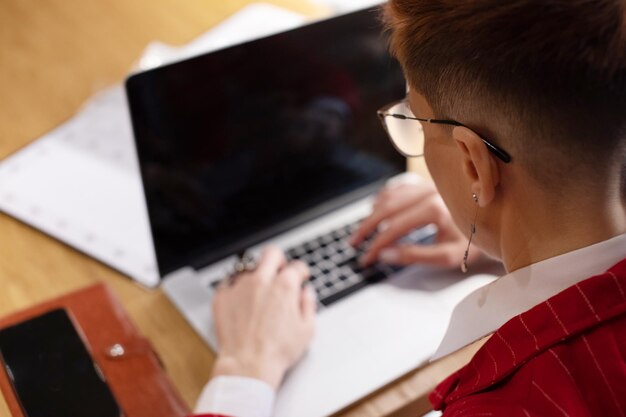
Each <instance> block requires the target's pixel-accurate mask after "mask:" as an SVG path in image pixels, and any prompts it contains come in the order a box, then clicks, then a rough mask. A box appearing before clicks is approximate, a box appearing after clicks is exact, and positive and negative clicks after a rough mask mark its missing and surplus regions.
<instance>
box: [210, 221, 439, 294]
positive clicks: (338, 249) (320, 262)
mask: <svg viewBox="0 0 626 417" xmlns="http://www.w3.org/2000/svg"><path fill="white" fill-rule="evenodd" d="M359 223H360V220H359V221H356V222H354V223H350V224H347V225H345V226H342V227H339V228H337V229H335V230H332V231H331V232H329V233H326V234H323V235H319V236H316V237H315V238H313V239H310V240H308V241H305V242H303V243H301V244H299V245H298V246H294V247H292V248H290V249H288V250H287V251H286V252H285V254H286V256H287V259H288V260H295V259H299V260H301V261H303V262H305V263H306V264H308V266H309V269H310V271H311V277H310V280H309V282H310V283H311V284H312V285H313V288H314V289H315V292H316V293H317V299H318V303H319V304H320V305H322V306H328V305H330V304H332V303H334V302H336V301H338V300H341V299H342V298H344V297H346V296H348V295H350V294H352V293H354V292H355V291H358V290H360V289H362V288H364V287H366V286H368V285H370V284H373V283H376V282H379V281H381V280H384V279H385V278H387V277H388V276H390V275H391V274H393V273H396V272H398V271H400V270H402V269H404V268H403V267H399V266H391V265H386V264H382V263H374V264H372V265H370V266H368V267H363V266H362V265H360V264H359V258H360V257H361V255H363V254H364V253H365V252H366V251H367V249H368V247H369V245H370V243H371V241H372V240H373V238H374V236H375V235H372V236H370V237H368V238H367V239H366V240H365V241H364V242H362V243H361V244H360V245H359V247H357V248H355V247H353V246H352V245H350V243H348V239H349V238H350V236H351V235H352V234H353V233H354V232H355V231H356V229H357V228H358V227H359ZM433 237H434V234H433V233H432V232H431V233H429V232H424V231H423V230H420V229H417V230H415V231H414V232H413V233H411V234H409V235H408V236H406V237H405V238H403V239H402V240H401V242H403V243H427V242H428V241H430V240H432V238H433ZM218 283H219V281H216V282H213V283H212V285H213V286H216V285H217V284H218Z"/></svg>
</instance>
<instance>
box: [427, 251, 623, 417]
mask: <svg viewBox="0 0 626 417" xmlns="http://www.w3.org/2000/svg"><path fill="white" fill-rule="evenodd" d="M430 400H431V402H432V403H433V405H434V407H435V408H436V409H439V410H444V416H445V417H457V416H458V417H460V416H463V417H472V416H511V417H516V416H520V417H531V416H532V417H535V416H542V417H548V416H550V417H551V416H570V417H583V416H585V417H589V416H626V259H624V260H622V261H621V262H620V263H618V264H617V265H615V266H614V267H612V268H611V269H610V270H608V271H607V272H606V273H604V274H602V275H598V276H595V277H591V278H589V279H587V280H585V281H582V282H580V283H578V284H577V285H574V286H572V287H569V288H568V289H566V290H564V291H563V292H561V293H559V294H557V295H555V296H554V297H552V298H550V299H548V300H546V301H545V302H543V303H541V304H538V305H536V306H535V307H533V308H531V309H530V310H528V311H526V312H525V313H522V314H521V315H519V316H516V317H514V318H512V319H511V320H509V321H508V322H507V323H505V324H504V325H503V326H502V327H501V328H500V329H498V331H497V332H496V333H494V335H493V336H492V337H491V338H490V339H489V340H488V341H487V342H486V343H485V344H484V345H483V347H482V348H481V349H480V350H479V351H478V352H477V353H476V355H474V357H473V358H472V360H471V361H470V363H469V364H467V365H466V366H465V367H463V368H461V369H460V370H459V371H457V372H456V373H454V374H452V375H451V376H449V377H448V378H447V379H446V380H445V381H444V382H442V383H441V384H440V385H439V386H438V387H437V388H436V389H435V390H434V391H433V392H432V393H431V394H430Z"/></svg>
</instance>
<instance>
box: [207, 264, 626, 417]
mask: <svg viewBox="0 0 626 417" xmlns="http://www.w3.org/2000/svg"><path fill="white" fill-rule="evenodd" d="M430 400H431V402H432V403H433V406H434V407H435V409H437V410H443V411H444V417H479V416H480V417H482V416H493V417H505V416H506V417H518V416H519V417H539V416H541V417H552V416H564V417H568V416H569V417H583V416H584V417H591V416H602V417H605V416H622V417H626V259H624V260H622V261H621V262H620V263H618V264H617V265H615V266H614V267H612V268H611V269H610V270H608V271H607V272H605V273H604V274H601V275H597V276H594V277H591V278H589V279H587V280H585V281H582V282H580V283H578V284H577V285H574V286H572V287H569V288H568V289H566V290H565V291H563V292H561V293H559V294H557V295H555V296H554V297H551V298H550V299H548V300H546V301H544V302H543V303H541V304H538V305H536V306H535V307H533V308H532V309H530V310H528V311H526V312H525V313H522V314H521V315H519V316H516V317H514V318H512V319H511V320H509V321H508V322H507V323H505V324H504V325H503V326H502V327H501V328H500V329H498V331H496V332H495V333H494V335H493V336H492V337H491V338H490V339H489V340H488V341H487V342H486V343H485V344H484V345H483V347H482V348H481V349H479V350H478V352H476V354H475V355H474V357H473V358H472V360H471V361H470V362H469V363H468V364H467V365H466V366H465V367H463V368H461V369H460V370H458V371H457V372H455V373H454V374H452V375H450V376H449V377H448V378H447V379H446V380H444V381H443V382H442V383H441V384H440V385H439V386H438V387H437V388H436V389H435V390H434V391H433V392H432V393H431V394H430ZM197 417H225V416H216V415H211V414H205V415H202V416H197Z"/></svg>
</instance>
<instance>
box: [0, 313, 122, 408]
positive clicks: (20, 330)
mask: <svg viewBox="0 0 626 417" xmlns="http://www.w3.org/2000/svg"><path fill="white" fill-rule="evenodd" d="M0 359H1V360H2V363H3V365H4V367H5V369H6V371H7V374H8V375H9V378H10V379H11V382H12V384H13V388H14V390H15V392H16V394H17V397H18V398H19V401H20V403H21V406H22V408H23V410H24V412H25V414H26V416H28V417H50V416H63V417H84V416H90V417H119V416H120V415H121V412H120V409H119V406H118V405H117V403H116V401H115V398H114V397H113V394H112V393H111V390H110V389H109V387H108V386H107V384H106V382H105V381H104V377H103V376H102V375H101V373H100V372H99V370H98V369H97V368H96V365H95V363H94V362H93V360H92V359H91V356H90V355H89V352H88V351H87V349H86V348H85V345H84V343H83V341H82V339H81V338H80V336H79V334H78V333H77V332H76V329H75V328H74V325H73V324H72V321H71V319H70V317H69V316H68V314H67V313H66V311H65V310H62V309H60V310H54V311H51V312H49V313H46V314H44V315H42V316H39V317H36V318H34V319H31V320H28V321H25V322H23V323H20V324H17V325H15V326H12V327H8V328H6V329H3V330H0Z"/></svg>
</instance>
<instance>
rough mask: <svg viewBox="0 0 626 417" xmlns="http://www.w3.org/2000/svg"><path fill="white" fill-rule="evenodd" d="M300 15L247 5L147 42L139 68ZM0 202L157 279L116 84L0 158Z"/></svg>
mask: <svg viewBox="0 0 626 417" xmlns="http://www.w3.org/2000/svg"><path fill="white" fill-rule="evenodd" d="M304 21H305V19H304V17H303V16H301V15H298V14H295V13H292V12H289V11H286V10H283V9H280V8H278V7H275V6H272V5H268V4H263V3H258V4H253V5H250V6H248V7H246V8H244V9H242V10H241V11H240V12H238V13H236V14H235V15H233V16H232V17H231V18H229V19H227V20H225V21H224V22H223V23H222V24H220V25H218V26H217V27H215V28H213V29H212V30H210V31H209V32H207V33H205V34H204V35H201V36H200V37H198V38H197V39H196V40H194V41H193V42H191V43H189V44H188V45H186V46H184V47H181V48H175V47H170V46H167V45H164V44H161V43H153V44H151V45H149V46H148V48H147V49H146V51H145V53H144V55H143V57H142V58H141V60H140V66H139V67H140V69H141V70H143V69H147V68H152V67H155V66H158V65H162V64H165V63H168V62H172V61H176V60H180V59H184V58H187V57H190V56H193V55H197V54H201V53H203V52H207V51H210V50H214V49H218V48H223V47H225V46H228V45H232V44H236V43H240V42H243V41H246V40H249V39H253V38H256V37H261V36H267V35H269V34H271V33H275V32H279V31H282V30H286V29H290V28H293V27H295V26H298V25H301V24H302V23H303V22H304ZM0 210H2V211H4V212H6V213H7V214H10V215H12V216H14V217H16V218H18V219H20V220H22V221H23V222H25V223H28V224H30V225H32V226H34V227H36V228H38V229H40V230H42V231H44V232H45V233H48V234H50V235H51V236H53V237H55V238H57V239H59V240H61V241H63V242H65V243H67V244H69V245H71V246H73V247H75V248H76V249H78V250H80V251H82V252H84V253H86V254H88V255H90V256H92V257H94V258H96V259H98V260H100V261H102V262H104V263H106V264H108V265H110V266H111V267H113V268H115V269H117V270H118V271H120V272H122V273H124V274H126V275H128V276H130V277H131V278H133V279H135V280H136V281H137V282H139V283H141V284H143V285H146V286H149V287H154V286H156V285H158V283H159V274H158V269H157V266H156V257H155V254H154V249H153V245H152V238H151V235H150V229H149V222H148V216H147V212H146V208H145V201H144V195H143V191H142V186H141V178H140V176H139V169H138V166H137V158H136V154H135V147H134V142H133V138H132V130H131V123H130V119H129V115H128V110H127V104H126V96H125V92H124V88H123V86H122V85H121V84H120V85H116V86H114V87H111V88H110V89H108V90H106V91H104V92H101V93H100V94H97V95H96V96H95V97H93V98H92V99H91V100H89V102H88V103H87V104H86V105H85V106H84V107H83V108H82V109H81V110H80V111H79V112H78V113H77V114H76V116H74V117H73V118H72V119H71V120H69V121H68V122H66V123H64V124H62V125H61V126H59V127H57V128H56V129H54V130H53V131H51V132H49V133H48V134H46V135H44V136H43V137H41V138H40V139H38V140H37V141H35V142H33V143H32V144H31V145H29V146H27V147H26V148H24V149H22V150H20V151H18V152H16V153H15V154H13V155H11V156H10V157H8V158H6V159H5V160H3V161H2V162H0Z"/></svg>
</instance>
